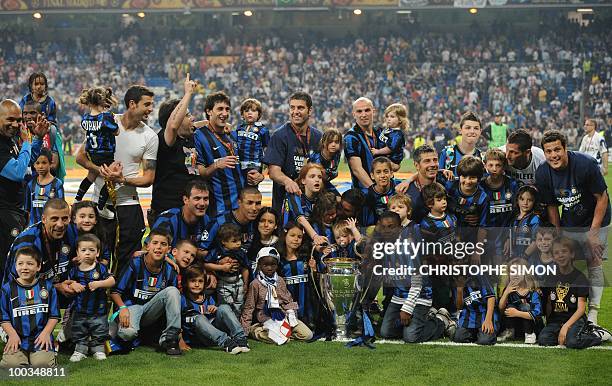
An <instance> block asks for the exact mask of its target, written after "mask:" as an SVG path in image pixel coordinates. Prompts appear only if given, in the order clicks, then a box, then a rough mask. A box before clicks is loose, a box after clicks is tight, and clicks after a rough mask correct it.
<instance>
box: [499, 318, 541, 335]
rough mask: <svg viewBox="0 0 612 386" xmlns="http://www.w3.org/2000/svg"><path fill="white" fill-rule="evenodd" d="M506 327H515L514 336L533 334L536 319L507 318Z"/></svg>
mask: <svg viewBox="0 0 612 386" xmlns="http://www.w3.org/2000/svg"><path fill="white" fill-rule="evenodd" d="M504 323H505V326H506V328H513V329H514V336H515V337H519V338H520V337H521V336H522V335H523V334H533V333H534V332H535V326H536V324H535V321H534V320H533V319H523V318H505V322H504Z"/></svg>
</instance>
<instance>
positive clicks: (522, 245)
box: [510, 213, 541, 257]
mask: <svg viewBox="0 0 612 386" xmlns="http://www.w3.org/2000/svg"><path fill="white" fill-rule="evenodd" d="M540 224H541V220H540V216H538V215H537V214H535V213H530V214H528V215H527V216H525V217H523V218H522V219H520V220H519V218H518V217H515V218H514V219H513V221H512V228H510V232H511V235H512V236H511V240H512V244H511V247H510V254H511V256H512V257H525V256H526V255H525V251H526V250H527V248H528V247H529V246H530V245H531V243H533V242H535V240H536V233H537V232H538V228H539V227H540Z"/></svg>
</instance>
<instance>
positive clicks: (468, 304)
mask: <svg viewBox="0 0 612 386" xmlns="http://www.w3.org/2000/svg"><path fill="white" fill-rule="evenodd" d="M491 297H493V298H495V292H494V290H493V287H492V286H491V284H490V282H489V279H487V278H486V277H485V276H472V277H468V278H467V281H466V282H465V285H464V286H463V308H462V309H461V313H460V314H459V327H463V328H480V327H481V326H482V324H483V323H484V322H485V318H486V316H487V301H488V299H489V298H491ZM493 326H494V328H495V331H496V332H497V331H498V330H499V316H498V313H497V306H495V307H494V308H493Z"/></svg>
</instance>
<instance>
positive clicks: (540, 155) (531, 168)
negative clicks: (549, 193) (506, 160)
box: [499, 145, 546, 185]
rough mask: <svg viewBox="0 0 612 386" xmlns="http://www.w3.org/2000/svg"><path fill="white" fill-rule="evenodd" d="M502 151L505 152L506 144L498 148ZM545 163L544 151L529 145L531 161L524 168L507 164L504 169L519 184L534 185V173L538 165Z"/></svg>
mask: <svg viewBox="0 0 612 386" xmlns="http://www.w3.org/2000/svg"><path fill="white" fill-rule="evenodd" d="M499 149H500V150H501V151H503V152H504V153H505V152H506V145H504V146H501V147H500V148H499ZM543 163H546V157H545V156H544V151H542V149H540V148H539V147H535V146H532V147H531V162H529V165H527V167H525V169H517V168H515V167H513V166H510V165H507V166H506V171H507V172H508V174H509V175H510V177H512V178H514V179H515V180H517V181H518V183H519V185H534V184H535V173H536V170H537V169H538V166H540V165H542V164H543Z"/></svg>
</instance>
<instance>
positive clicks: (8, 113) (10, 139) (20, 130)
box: [0, 99, 32, 267]
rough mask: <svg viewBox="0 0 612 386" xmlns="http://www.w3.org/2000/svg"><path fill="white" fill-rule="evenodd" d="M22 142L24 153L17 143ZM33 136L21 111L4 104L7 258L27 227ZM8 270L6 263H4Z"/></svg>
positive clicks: (1, 250) (0, 141)
mask: <svg viewBox="0 0 612 386" xmlns="http://www.w3.org/2000/svg"><path fill="white" fill-rule="evenodd" d="M17 135H19V138H20V140H21V143H22V145H21V150H19V147H18V145H17V143H16V142H15V138H16V136H17ZM31 141H32V139H31V137H30V133H29V131H28V130H27V129H26V128H25V126H24V125H23V118H22V117H21V108H20V107H19V104H17V102H15V101H14V100H11V99H5V100H3V101H2V102H0V212H1V213H2V216H0V256H2V259H4V257H5V256H6V254H7V252H8V250H9V248H10V246H11V243H12V242H13V240H14V239H15V237H16V236H17V235H18V234H19V233H20V232H21V231H22V230H23V229H24V228H25V225H26V216H25V212H24V211H23V210H22V209H21V208H22V207H23V198H24V196H23V194H24V193H23V181H24V180H23V178H24V175H25V173H26V170H27V168H28V165H29V164H30V155H31V149H32V144H31ZM0 267H4V264H0Z"/></svg>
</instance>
